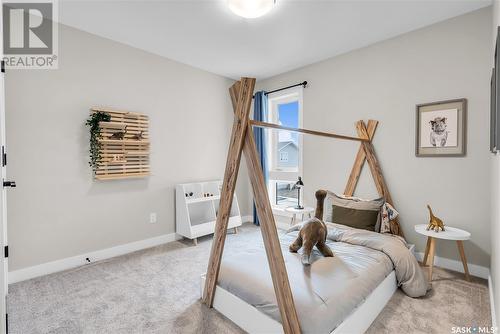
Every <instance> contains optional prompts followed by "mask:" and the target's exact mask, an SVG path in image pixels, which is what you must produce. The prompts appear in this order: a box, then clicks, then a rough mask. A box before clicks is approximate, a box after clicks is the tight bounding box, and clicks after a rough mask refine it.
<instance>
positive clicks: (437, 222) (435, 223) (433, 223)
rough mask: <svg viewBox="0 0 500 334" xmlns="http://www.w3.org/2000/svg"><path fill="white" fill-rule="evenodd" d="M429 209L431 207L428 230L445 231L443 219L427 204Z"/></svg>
mask: <svg viewBox="0 0 500 334" xmlns="http://www.w3.org/2000/svg"><path fill="white" fill-rule="evenodd" d="M427 209H429V215H430V220H429V225H427V231H428V230H433V231H435V232H439V229H441V231H444V223H443V221H442V220H441V219H439V218H438V217H436V216H434V213H433V212H432V209H431V207H430V205H429V204H427Z"/></svg>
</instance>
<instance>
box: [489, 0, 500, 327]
mask: <svg viewBox="0 0 500 334" xmlns="http://www.w3.org/2000/svg"><path fill="white" fill-rule="evenodd" d="M492 11H493V25H492V26H493V33H492V48H491V52H490V64H492V67H493V62H494V60H493V59H494V55H495V44H496V37H497V27H498V26H499V25H500V3H499V2H498V1H497V0H495V1H493V10H492ZM499 201H500V156H499V155H498V154H497V155H492V156H491V279H492V285H493V296H494V302H495V307H496V310H495V311H496V319H497V324H499V323H500V289H499V285H500V243H499V242H498V241H499V240H500V205H498V203H499Z"/></svg>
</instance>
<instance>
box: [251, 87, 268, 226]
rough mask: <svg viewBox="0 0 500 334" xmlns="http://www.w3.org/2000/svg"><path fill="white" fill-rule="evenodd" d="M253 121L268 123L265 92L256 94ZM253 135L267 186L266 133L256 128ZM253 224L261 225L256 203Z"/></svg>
mask: <svg viewBox="0 0 500 334" xmlns="http://www.w3.org/2000/svg"><path fill="white" fill-rule="evenodd" d="M253 119H254V120H256V121H263V122H267V96H266V95H265V94H264V91H260V92H257V93H255V97H254V101H253ZM253 134H254V136H255V146H257V152H258V153H259V158H260V165H261V166H262V172H263V174H264V181H265V182H266V185H267V181H268V179H269V175H268V172H267V161H266V138H265V131H264V129H262V128H258V127H254V128H253ZM253 222H254V224H255V225H260V223H259V218H258V217H257V210H256V208H255V203H254V205H253Z"/></svg>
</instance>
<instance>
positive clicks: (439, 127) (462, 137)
mask: <svg viewBox="0 0 500 334" xmlns="http://www.w3.org/2000/svg"><path fill="white" fill-rule="evenodd" d="M416 113H417V118H416V131H415V135H416V136H415V137H416V138H415V155H416V156H417V157H462V156H465V148H466V132H467V131H466V130H467V129H466V126H467V123H466V122H467V118H466V115H467V99H457V100H449V101H440V102H433V103H425V104H418V105H417V112H416Z"/></svg>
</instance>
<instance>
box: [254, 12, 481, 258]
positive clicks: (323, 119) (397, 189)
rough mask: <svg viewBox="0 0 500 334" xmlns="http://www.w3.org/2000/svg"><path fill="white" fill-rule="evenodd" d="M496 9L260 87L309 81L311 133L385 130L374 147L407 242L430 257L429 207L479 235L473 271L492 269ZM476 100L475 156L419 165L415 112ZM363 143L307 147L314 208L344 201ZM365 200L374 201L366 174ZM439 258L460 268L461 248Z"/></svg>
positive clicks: (444, 248) (472, 116)
mask: <svg viewBox="0 0 500 334" xmlns="http://www.w3.org/2000/svg"><path fill="white" fill-rule="evenodd" d="M318 42H322V41H318ZM490 58H491V9H490V8H486V9H482V10H479V11H476V12H473V13H470V14H467V15H464V16H460V17H457V18H454V19H451V20H448V21H444V22H442V23H438V24H436V25H433V26H429V27H426V28H424V29H420V30H417V31H414V32H411V33H408V34H405V35H401V36H399V37H397V38H394V39H391V40H387V41H384V42H381V43H377V44H375V45H372V46H369V47H366V48H363V49H359V50H357V51H353V52H350V53H347V54H344V55H341V56H338V57H334V58H331V59H329V60H326V61H323V62H320V63H316V64H313V65H310V66H307V67H304V68H300V69H297V70H294V71H291V72H288V73H285V74H282V75H279V76H276V77H273V78H271V79H268V80H265V81H262V82H259V83H258V87H259V88H261V89H272V88H276V87H282V86H286V85H289V84H291V83H295V82H301V81H303V80H307V81H308V82H309V87H308V88H306V89H305V90H304V127H306V128H309V129H317V130H325V131H333V132H336V133H340V134H347V135H355V134H356V132H355V129H354V123H355V121H357V120H359V119H364V120H367V119H370V118H371V119H377V120H379V121H380V124H379V127H378V130H377V132H376V134H375V139H374V145H375V150H376V153H377V155H378V158H379V160H380V163H381V166H382V170H383V172H384V175H385V177H386V180H387V184H388V186H389V189H390V191H391V194H392V197H393V199H394V202H395V205H396V208H397V209H398V210H399V211H400V213H401V224H402V228H403V230H404V232H405V234H406V236H407V239H408V241H409V242H412V243H416V246H417V249H418V250H419V251H423V250H424V248H425V238H424V237H422V236H420V235H417V234H416V233H415V232H414V229H413V226H414V225H415V224H424V223H427V222H428V219H429V216H428V212H427V209H426V206H425V205H426V204H427V203H429V204H430V205H431V206H432V207H433V208H434V212H435V214H436V215H437V216H439V217H441V218H442V219H443V220H444V222H445V224H448V225H450V226H456V227H459V228H464V229H466V230H468V231H470V232H471V233H472V239H471V241H470V242H467V243H466V245H465V250H466V253H467V256H468V259H469V262H470V263H473V264H477V265H481V266H485V267H488V266H489V263H490V252H491V247H490V201H489V199H488V193H489V187H490V177H489V174H490V173H489V159H490V157H489V153H488V147H489V134H488V132H489V79H490V70H491V69H490V64H491V61H490ZM454 98H467V99H468V122H467V123H468V124H467V137H468V139H467V156H466V157H463V158H417V157H415V147H414V145H415V105H416V104H418V103H426V102H433V101H439V100H447V99H454ZM358 145H359V144H357V143H353V142H343V141H338V140H337V141H333V140H330V139H325V138H318V137H309V136H306V137H305V138H304V183H305V185H306V188H305V193H306V195H307V196H306V203H308V204H309V205H311V204H314V201H313V193H314V191H315V190H316V189H318V188H328V189H331V190H334V191H338V192H342V191H343V190H344V187H345V184H346V181H347V178H348V176H349V172H350V170H351V167H352V164H353V161H354V157H355V154H356V151H357V149H358ZM357 195H359V196H364V197H373V196H376V189H375V186H374V183H373V181H372V179H371V176H370V172H369V169H368V168H367V167H365V169H364V171H363V174H362V176H361V178H360V182H359V185H358V191H357ZM437 254H438V255H439V256H441V257H445V258H451V259H455V260H459V256H458V251H457V249H456V245H455V244H454V243H452V242H445V241H443V242H439V243H438V245H437Z"/></svg>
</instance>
